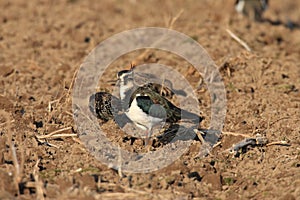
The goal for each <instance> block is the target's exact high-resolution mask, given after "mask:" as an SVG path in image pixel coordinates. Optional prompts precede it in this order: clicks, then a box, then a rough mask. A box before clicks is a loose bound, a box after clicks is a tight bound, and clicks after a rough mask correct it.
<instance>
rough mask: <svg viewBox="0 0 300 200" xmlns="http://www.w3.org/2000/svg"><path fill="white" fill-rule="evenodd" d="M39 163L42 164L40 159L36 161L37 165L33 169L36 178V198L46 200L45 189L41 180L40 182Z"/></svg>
mask: <svg viewBox="0 0 300 200" xmlns="http://www.w3.org/2000/svg"><path fill="white" fill-rule="evenodd" d="M39 162H40V159H38V160H37V161H36V164H35V166H34V168H33V172H32V174H33V177H34V181H35V189H36V198H37V199H41V200H43V199H45V198H44V189H43V182H42V181H41V180H39V175H38V171H39V167H38V165H39Z"/></svg>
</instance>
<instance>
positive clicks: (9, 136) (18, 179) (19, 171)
mask: <svg viewBox="0 0 300 200" xmlns="http://www.w3.org/2000/svg"><path fill="white" fill-rule="evenodd" d="M0 116H2V117H4V118H5V119H6V127H7V139H8V142H9V146H10V150H11V156H12V160H13V164H14V168H15V173H14V184H15V187H16V188H17V189H18V193H19V192H20V188H19V183H20V182H21V180H22V173H23V163H24V158H23V155H22V154H21V157H22V158H21V165H20V164H19V162H18V158H17V152H16V148H15V144H14V142H13V140H12V139H13V138H12V129H11V121H13V120H11V119H10V115H9V113H7V112H5V111H4V110H0ZM19 148H21V146H20V147H19ZM21 152H23V151H22V149H21ZM20 166H21V167H22V168H21V167H20Z"/></svg>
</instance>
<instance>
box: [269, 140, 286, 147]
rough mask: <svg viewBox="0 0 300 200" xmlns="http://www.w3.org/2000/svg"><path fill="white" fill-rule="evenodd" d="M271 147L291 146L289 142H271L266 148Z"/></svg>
mask: <svg viewBox="0 0 300 200" xmlns="http://www.w3.org/2000/svg"><path fill="white" fill-rule="evenodd" d="M271 145H283V146H290V144H289V143H288V142H287V141H283V140H282V141H276V142H270V143H268V144H266V146H267V147H268V146H271Z"/></svg>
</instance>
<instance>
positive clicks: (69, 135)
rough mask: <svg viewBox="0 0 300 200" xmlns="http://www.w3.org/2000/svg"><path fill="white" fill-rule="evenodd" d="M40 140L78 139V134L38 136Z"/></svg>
mask: <svg viewBox="0 0 300 200" xmlns="http://www.w3.org/2000/svg"><path fill="white" fill-rule="evenodd" d="M36 137H37V138H38V139H55V138H61V137H77V134H75V133H71V134H69V133H61V134H55V135H41V136H36Z"/></svg>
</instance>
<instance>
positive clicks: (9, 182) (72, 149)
mask: <svg viewBox="0 0 300 200" xmlns="http://www.w3.org/2000/svg"><path fill="white" fill-rule="evenodd" d="M233 3H234V1H233V0H231V1H206V0H203V1H192V0H188V1H177V0H176V1H166V2H164V1H163V2H162V1H156V0H155V1H143V3H142V2H139V1H134V0H130V1H122V0H119V1H106V2H100V1H78V0H65V1H49V2H48V1H35V0H34V1H30V2H28V3H26V2H25V1H21V0H14V1H0V7H1V12H0V24H1V25H0V52H1V53H0V69H1V70H0V108H1V110H4V111H1V113H0V114H1V115H0V117H1V118H0V199H5V198H6V199H12V198H14V197H18V198H20V199H32V198H37V199H42V198H43V197H44V198H46V199H51V198H54V199H71V198H76V199H138V198H139V199H176V198H178V199H192V198H194V199H299V197H300V159H299V156H300V137H299V136H300V126H299V124H300V78H299V77H300V64H299V60H300V54H299V52H300V30H299V29H297V28H296V29H294V30H289V29H288V28H286V27H285V26H283V25H272V24H270V23H267V22H265V23H257V22H252V21H249V20H248V19H246V18H244V17H240V16H238V15H237V14H236V13H235V11H234V9H233ZM299 8H300V2H299V1H293V0H288V1H285V2H284V4H283V3H282V1H280V0H272V1H271V2H270V7H269V10H267V12H266V13H264V14H265V15H264V16H265V18H268V19H270V20H271V21H274V22H275V21H276V20H281V21H286V20H287V19H290V20H291V21H293V22H300V13H299ZM181 10H182V11H183V12H182V14H181V15H180V16H178V18H177V17H176V16H177V15H178V13H180V12H181ZM172 19H175V20H174V23H172ZM144 26H159V27H169V28H172V29H174V30H177V31H180V32H182V33H185V34H187V35H189V36H191V37H192V38H193V39H196V40H197V41H198V42H199V43H200V44H201V45H202V46H203V47H204V48H205V49H206V50H207V51H208V53H209V54H210V55H211V57H212V58H213V60H214V61H215V62H216V64H217V65H218V66H219V67H220V71H221V74H222V77H223V79H224V84H225V87H226V91H227V101H228V102H227V106H228V107H227V108H228V110H227V115H226V122H225V126H224V131H225V132H234V133H237V136H234V135H230V134H224V135H223V137H222V139H221V144H220V145H219V146H217V147H215V148H214V149H213V151H212V152H211V154H210V155H208V156H207V157H205V158H197V151H198V150H199V147H200V141H198V140H195V141H193V143H192V145H191V147H190V150H189V151H188V152H186V153H185V154H184V155H182V156H181V157H180V159H178V160H177V161H175V162H174V163H173V164H172V165H170V166H168V167H166V168H163V169H160V170H158V171H155V172H151V173H146V174H134V173H133V174H129V173H124V174H123V177H120V176H119V174H118V172H117V171H115V170H113V169H110V168H108V167H107V166H105V165H103V164H101V163H100V162H99V161H98V160H96V159H95V158H94V157H93V156H92V155H90V154H89V152H88V150H87V149H85V147H84V145H82V144H81V142H80V140H79V139H78V137H76V136H74V135H73V137H65V136H61V137H58V138H55V139H53V138H48V139H42V138H38V136H42V135H47V134H49V133H52V132H53V131H56V130H60V129H63V130H62V132H60V133H64V134H77V128H76V126H75V124H74V122H73V117H72V109H71V106H72V98H71V97H72V95H71V92H72V78H73V76H74V74H75V72H76V70H77V69H78V68H79V66H80V64H81V63H82V62H83V60H84V58H85V57H86V56H87V55H88V53H89V52H90V51H91V50H92V49H93V48H94V47H95V46H96V45H97V44H98V43H100V42H101V41H103V40H104V39H106V38H108V37H110V36H111V35H113V34H115V33H118V32H121V31H123V30H128V29H132V28H137V27H144ZM226 29H229V30H231V31H232V32H234V33H235V34H236V35H237V36H238V37H240V38H241V39H243V40H244V41H245V42H246V43H247V44H248V45H249V46H250V47H251V49H252V51H251V52H248V51H246V50H245V49H244V48H243V47H242V46H241V45H240V44H239V43H237V42H236V41H234V40H233V39H232V37H231V36H230V35H229V34H228V33H227V32H226ZM132 55H133V54H132ZM134 59H135V57H134V55H133V56H131V57H130V56H129V57H124V58H120V59H119V60H118V61H117V62H116V63H114V64H113V66H112V67H111V68H110V70H109V71H107V74H106V75H105V76H104V77H103V78H104V80H112V79H114V78H115V74H116V72H117V71H118V70H121V69H124V68H125V66H128V64H129V63H130V62H131V61H133V60H134ZM144 59H148V58H144ZM151 59H152V60H153V59H154V60H156V61H159V62H161V63H164V62H165V63H166V64H168V65H174V67H175V68H176V67H177V68H179V66H180V62H181V61H180V60H176V59H174V60H172V56H170V55H168V56H166V57H164V56H163V54H159V53H157V54H155V53H154V55H152V57H151ZM164 60H166V61H164ZM180 70H181V71H180V72H181V73H182V74H183V75H185V76H186V78H187V79H188V80H189V81H190V82H191V85H196V83H197V81H198V80H199V75H197V74H195V73H193V70H191V69H188V68H180ZM110 89H111V88H110V87H109V86H107V88H106V90H108V91H109V90H110ZM198 95H199V96H198V98H199V100H200V108H201V111H202V112H203V115H204V116H205V117H206V119H209V116H210V108H209V105H210V100H209V98H208V96H207V94H206V92H205V91H204V92H203V94H202V93H201V92H199V93H198ZM208 125H209V121H208V120H205V121H204V122H203V123H202V126H203V127H207V126H208ZM104 126H105V129H111V130H113V131H112V132H111V134H116V135H117V137H116V138H117V141H116V142H118V143H121V142H122V138H120V137H128V136H126V134H123V135H120V133H121V131H120V130H119V129H118V128H117V126H116V125H115V124H114V123H113V122H112V121H110V122H108V123H107V124H105V125H104ZM257 133H259V134H261V135H264V136H266V137H267V139H268V140H269V142H276V141H286V142H287V143H288V144H289V146H282V145H270V146H262V147H254V148H250V149H248V151H247V152H245V153H242V154H241V155H240V156H238V157H235V156H232V155H231V154H229V153H228V152H226V150H227V149H228V148H230V147H231V146H232V145H233V144H235V143H237V142H239V141H241V140H242V139H244V137H243V135H239V134H246V135H248V136H255V135H256V134H257ZM11 141H12V142H11ZM13 144H14V145H13ZM128 145H130V143H129V142H128V141H127V146H128ZM134 145H135V146H137V148H138V146H141V145H142V141H141V140H137V143H136V144H134ZM14 154H15V155H14Z"/></svg>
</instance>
